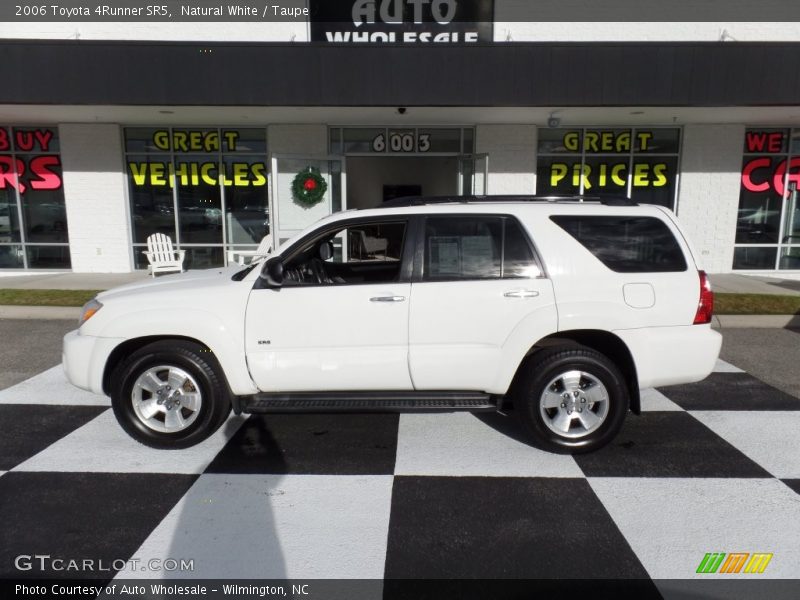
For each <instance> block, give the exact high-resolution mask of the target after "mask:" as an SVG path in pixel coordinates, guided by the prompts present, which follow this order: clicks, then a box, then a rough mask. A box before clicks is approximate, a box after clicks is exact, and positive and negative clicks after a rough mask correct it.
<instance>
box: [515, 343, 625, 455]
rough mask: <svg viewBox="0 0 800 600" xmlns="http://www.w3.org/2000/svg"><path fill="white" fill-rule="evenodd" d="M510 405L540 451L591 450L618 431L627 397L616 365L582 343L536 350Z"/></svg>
mask: <svg viewBox="0 0 800 600" xmlns="http://www.w3.org/2000/svg"><path fill="white" fill-rule="evenodd" d="M523 368H524V369H525V373H524V375H523V377H522V379H521V385H520V386H519V388H518V389H517V393H516V394H515V399H514V405H515V407H516V408H517V413H518V414H519V416H520V418H521V420H522V422H523V423H524V424H525V425H526V426H527V428H528V429H529V430H530V431H531V432H532V433H533V435H534V437H535V440H536V442H537V445H538V446H540V447H541V448H542V449H545V450H550V451H553V452H560V453H572V454H577V453H583V452H591V451H593V450H597V449H598V448H600V447H602V446H605V445H606V444H607V443H608V442H610V441H611V440H612V439H613V438H614V436H616V434H617V433H618V432H619V430H620V428H621V427H622V423H623V421H624V420H625V415H626V413H627V411H628V404H629V395H628V388H627V387H626V385H625V379H624V378H623V376H622V374H621V373H620V371H619V369H618V368H617V367H616V365H614V363H613V362H611V361H610V360H609V359H608V358H606V357H605V356H604V355H602V354H600V353H599V352H596V351H595V350H592V349H590V348H586V347H584V346H569V347H566V346H565V347H559V348H553V349H547V350H541V351H540V352H538V353H536V354H534V355H533V356H532V357H531V358H530V359H529V360H528V363H527V364H526V365H525V366H524V367H523Z"/></svg>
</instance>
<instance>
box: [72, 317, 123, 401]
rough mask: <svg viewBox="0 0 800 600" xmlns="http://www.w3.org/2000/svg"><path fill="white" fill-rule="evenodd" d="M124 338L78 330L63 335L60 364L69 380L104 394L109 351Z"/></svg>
mask: <svg viewBox="0 0 800 600" xmlns="http://www.w3.org/2000/svg"><path fill="white" fill-rule="evenodd" d="M124 341H125V340H124V338H99V337H94V336H91V335H81V334H80V331H79V330H77V329H76V330H74V331H70V332H69V333H68V334H67V335H65V336H64V343H63V346H62V351H61V364H62V367H63V368H64V373H65V374H66V376H67V379H68V380H69V382H70V383H71V384H72V385H74V386H76V387H79V388H81V389H84V390H88V391H90V392H94V393H95V394H105V392H104V391H103V373H104V372H105V368H106V363H107V362H108V357H109V356H110V354H111V352H112V351H113V350H114V348H116V347H117V346H118V345H119V344H121V343H122V342H124Z"/></svg>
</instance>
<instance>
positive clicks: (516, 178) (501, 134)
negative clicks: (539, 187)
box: [475, 125, 537, 194]
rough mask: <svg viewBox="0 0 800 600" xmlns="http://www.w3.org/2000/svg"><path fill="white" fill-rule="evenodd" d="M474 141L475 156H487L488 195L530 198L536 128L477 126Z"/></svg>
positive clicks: (533, 173) (534, 161)
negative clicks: (525, 196)
mask: <svg viewBox="0 0 800 600" xmlns="http://www.w3.org/2000/svg"><path fill="white" fill-rule="evenodd" d="M475 137H476V139H475V148H476V152H478V153H483V152H486V153H488V154H489V185H488V192H489V193H490V194H533V192H534V190H535V188H536V174H535V173H536V139H537V138H536V126H535V125H478V126H477V127H476V128H475Z"/></svg>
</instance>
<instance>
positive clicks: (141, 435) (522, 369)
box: [64, 197, 721, 452]
mask: <svg viewBox="0 0 800 600" xmlns="http://www.w3.org/2000/svg"><path fill="white" fill-rule="evenodd" d="M712 305H713V295H712V293H711V290H710V287H709V283H708V279H707V278H706V275H705V273H703V272H702V271H698V268H697V266H696V263H695V254H694V252H693V251H692V249H691V246H690V244H689V243H688V241H687V239H686V237H685V235H684V234H683V232H682V231H681V228H680V226H679V224H678V222H677V220H676V219H675V216H674V215H673V214H672V213H671V212H670V211H669V210H667V209H664V208H662V207H659V206H651V205H646V206H638V205H636V204H634V203H632V202H630V201H627V200H608V199H606V200H603V199H596V200H594V201H591V200H589V199H587V198H578V197H574V198H571V199H563V198H537V197H496V198H490V197H474V198H415V199H403V200H400V201H394V202H391V203H387V205H386V206H384V207H383V208H378V209H370V210H358V211H346V212H341V213H336V214H334V215H331V216H329V217H327V218H325V219H323V220H321V221H319V222H318V223H316V224H315V225H313V226H312V227H310V228H309V229H307V230H306V231H304V232H303V233H301V234H299V235H298V236H296V237H295V238H293V239H291V240H289V241H288V242H287V243H285V244H284V245H283V246H282V248H281V249H280V251H279V252H277V253H275V254H274V255H272V256H270V257H268V258H266V259H264V260H261V261H258V262H257V263H256V264H254V265H251V266H250V267H248V268H244V269H243V268H242V267H228V268H224V269H212V270H207V271H196V272H189V273H185V274H182V275H169V276H164V277H160V278H158V279H156V280H154V281H152V282H149V283H136V284H132V285H127V286H123V287H119V288H116V289H113V290H110V291H107V292H104V293H102V294H100V295H98V296H97V298H96V299H95V300H92V301H91V302H89V303H88V304H87V305H86V306H85V307H84V313H83V316H82V318H81V325H80V329H78V330H76V331H73V332H71V333H69V334H67V335H66V337H65V338H64V368H65V370H66V372H67V375H68V377H69V380H70V381H71V382H72V383H73V384H74V385H76V386H78V387H81V388H84V389H87V390H91V391H93V392H96V393H98V394H109V395H110V396H111V399H112V403H113V407H114V412H115V414H116V416H117V419H118V420H119V422H120V424H121V425H122V427H123V428H124V429H125V431H127V432H128V433H129V434H130V435H131V436H133V437H134V438H136V439H137V440H139V441H140V442H142V443H144V444H147V445H149V446H155V447H160V448H182V447H186V446H190V445H192V444H196V443H198V442H200V441H201V440H203V439H205V438H206V437H208V436H209V435H210V434H211V433H213V432H214V431H215V430H216V429H217V428H218V427H220V425H222V423H223V422H224V421H225V419H226V418H227V417H228V414H229V413H230V411H231V408H232V409H233V411H234V412H235V413H237V414H238V413H240V412H249V413H277V412H283V413H285V412H364V411H439V412H450V411H459V410H464V411H506V410H508V409H511V408H512V407H513V412H515V413H516V414H517V415H518V416H519V418H520V419H521V420H522V421H523V422H524V423H525V425H526V426H527V427H528V429H529V430H530V432H531V434H532V442H533V443H534V444H535V445H538V446H539V447H542V448H545V449H549V450H552V451H556V452H586V451H590V450H594V449H597V448H599V447H601V446H603V445H604V444H606V443H608V442H609V441H610V440H611V439H612V438H613V437H614V436H615V434H616V433H617V432H618V431H619V429H620V427H621V426H622V423H623V420H624V419H625V416H626V414H627V412H628V411H629V410H630V411H632V412H634V413H638V412H639V409H640V407H639V390H640V388H648V387H652V386H666V385H671V384H677V383H689V382H693V381H698V380H701V379H703V378H704V377H706V376H707V375H708V374H709V373H710V372H711V371H712V369H713V367H714V363H715V360H716V358H717V355H718V354H719V349H720V344H721V337H720V335H719V334H718V333H717V332H715V331H713V330H712V329H711V327H710V321H711V311H712Z"/></svg>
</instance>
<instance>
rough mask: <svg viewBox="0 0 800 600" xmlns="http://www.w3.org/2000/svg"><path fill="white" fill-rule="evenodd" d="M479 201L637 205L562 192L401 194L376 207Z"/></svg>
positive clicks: (624, 199) (608, 197)
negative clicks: (537, 194)
mask: <svg viewBox="0 0 800 600" xmlns="http://www.w3.org/2000/svg"><path fill="white" fill-rule="evenodd" d="M480 202H598V203H600V204H604V205H606V206H638V203H636V202H634V201H633V200H631V199H630V198H627V197H626V196H615V195H611V194H609V195H606V194H595V195H586V194H564V195H549V196H536V195H502V196H403V197H401V198H393V199H392V200H387V201H386V202H384V203H383V204H381V206H380V207H378V208H383V207H385V208H398V207H403V206H425V205H427V204H473V203H480Z"/></svg>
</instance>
